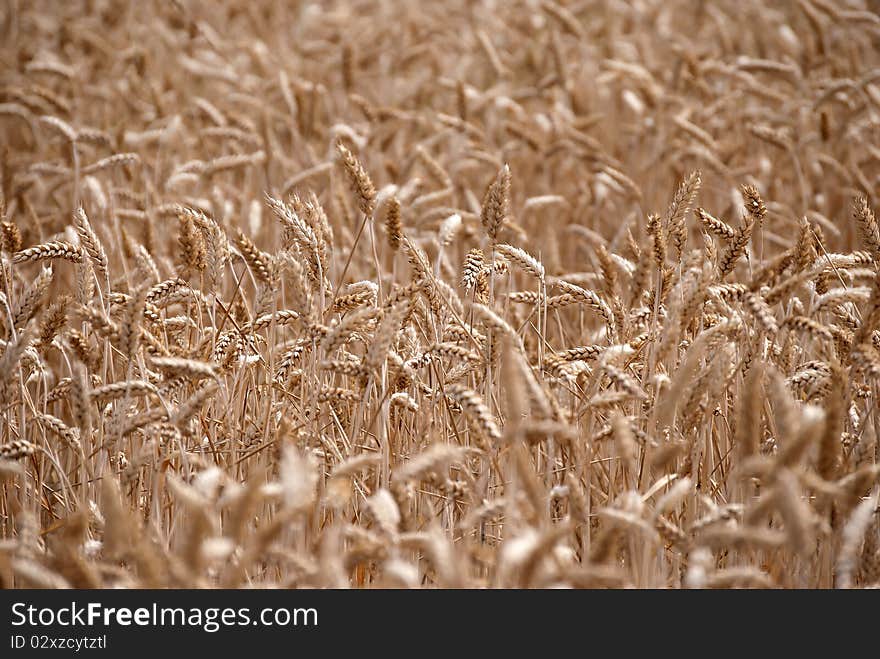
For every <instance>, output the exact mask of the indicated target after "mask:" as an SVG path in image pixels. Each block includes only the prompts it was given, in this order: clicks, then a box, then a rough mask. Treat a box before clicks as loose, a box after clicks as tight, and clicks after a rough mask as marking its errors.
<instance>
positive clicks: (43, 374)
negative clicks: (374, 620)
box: [0, 0, 880, 588]
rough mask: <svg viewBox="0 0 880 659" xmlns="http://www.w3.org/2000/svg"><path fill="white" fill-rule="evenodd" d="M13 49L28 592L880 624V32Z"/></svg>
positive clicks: (836, 21) (10, 117)
mask: <svg viewBox="0 0 880 659" xmlns="http://www.w3.org/2000/svg"><path fill="white" fill-rule="evenodd" d="M768 5H769V6H768ZM0 11H2V14H0V34H2V39H0V72H2V83H0V148H2V154H0V184H2V185H0V188H2V198H0V202H2V205H0V214H2V227H0V244H2V273H0V275H2V281H0V291H2V292H0V302H2V305H0V335H2V343H0V414H2V416H0V457H2V459H0V585H2V587H7V588H10V587H31V588H33V587H37V588H68V587H75V588H146V587H151V588H217V587H223V588H279V587H280V588H313V587H318V588H347V587H353V588H387V587H393V588H555V587H562V588H568V587H576V588H582V587H587V588H596V587H601V588H832V587H834V588H870V587H877V586H880V514H878V497H880V485H878V483H880V418H878V413H877V406H876V400H877V397H878V395H880V386H878V385H880V278H878V265H880V225H878V222H877V220H876V218H875V215H874V209H875V208H877V200H878V192H880V16H878V13H877V11H878V5H877V3H876V2H866V1H863V0H851V1H844V0H784V1H780V2H774V3H764V2H761V1H758V0H743V1H739V0H737V1H734V0H718V1H698V0H692V1H691V0H636V1H634V2H631V3H630V2H622V1H619V0H581V1H577V0H572V1H569V2H562V1H560V2H553V1H543V0H511V1H509V2H507V1H505V2H502V1H500V0H495V1H492V0H485V1H481V2H468V1H464V0H455V1H450V2H442V3H439V2H438V3H433V2H416V1H411V2H406V1H403V0H353V1H352V2H335V1H333V2H329V1H328V2H313V3H302V2H273V1H270V0H261V1H245V0H231V1H228V2H207V1H202V0H173V1H170V2H164V1H162V2H160V1H158V0H145V1H143V2H125V1H122V0H82V1H76V2H74V1H70V2H54V1H48V0H4V2H3V3H2V9H0Z"/></svg>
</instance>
